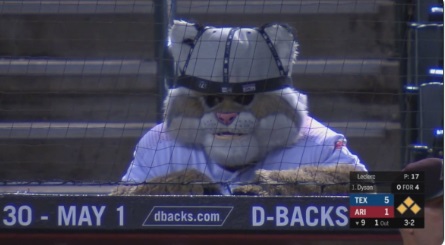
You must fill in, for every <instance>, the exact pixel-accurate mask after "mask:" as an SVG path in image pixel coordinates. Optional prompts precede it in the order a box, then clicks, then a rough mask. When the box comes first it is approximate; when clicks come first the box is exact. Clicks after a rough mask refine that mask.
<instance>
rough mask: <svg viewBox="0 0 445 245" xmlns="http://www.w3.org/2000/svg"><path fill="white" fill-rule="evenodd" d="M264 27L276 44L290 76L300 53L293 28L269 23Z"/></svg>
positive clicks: (279, 55) (276, 48)
mask: <svg viewBox="0 0 445 245" xmlns="http://www.w3.org/2000/svg"><path fill="white" fill-rule="evenodd" d="M262 29H263V31H264V32H265V33H266V34H267V35H268V36H269V38H270V40H271V42H272V43H273V44H274V47H275V50H276V51H277V54H278V57H279V58H280V61H281V63H282V65H283V68H284V69H285V70H286V71H287V73H288V75H289V76H290V75H291V74H292V64H293V63H295V61H296V59H297V55H298V51H297V48H298V43H297V41H296V40H295V36H294V34H293V32H292V30H291V28H290V27H288V26H285V25H281V24H267V25H265V26H263V27H262Z"/></svg>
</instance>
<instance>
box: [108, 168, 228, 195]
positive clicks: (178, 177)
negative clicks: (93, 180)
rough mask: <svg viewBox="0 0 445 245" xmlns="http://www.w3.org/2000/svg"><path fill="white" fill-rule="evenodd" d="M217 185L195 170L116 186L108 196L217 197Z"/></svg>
mask: <svg viewBox="0 0 445 245" xmlns="http://www.w3.org/2000/svg"><path fill="white" fill-rule="evenodd" d="M218 194H220V190H219V187H218V186H217V184H213V183H212V180H211V179H210V178H209V177H207V176H206V175H205V174H203V173H201V172H199V171H196V170H184V171H179V172H175V173H172V174H169V175H166V176H161V177H157V178H154V179H151V180H150V181H148V182H146V183H144V184H140V185H134V186H118V187H117V188H115V189H114V190H113V191H112V192H111V193H110V195H113V196H122V195H218Z"/></svg>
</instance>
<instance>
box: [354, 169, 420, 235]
mask: <svg viewBox="0 0 445 245" xmlns="http://www.w3.org/2000/svg"><path fill="white" fill-rule="evenodd" d="M350 181H351V182H350V191H351V194H350V195H349V218H350V220H349V226H350V228H424V210H423V209H424V173H423V172H403V173H401V172H351V176H350Z"/></svg>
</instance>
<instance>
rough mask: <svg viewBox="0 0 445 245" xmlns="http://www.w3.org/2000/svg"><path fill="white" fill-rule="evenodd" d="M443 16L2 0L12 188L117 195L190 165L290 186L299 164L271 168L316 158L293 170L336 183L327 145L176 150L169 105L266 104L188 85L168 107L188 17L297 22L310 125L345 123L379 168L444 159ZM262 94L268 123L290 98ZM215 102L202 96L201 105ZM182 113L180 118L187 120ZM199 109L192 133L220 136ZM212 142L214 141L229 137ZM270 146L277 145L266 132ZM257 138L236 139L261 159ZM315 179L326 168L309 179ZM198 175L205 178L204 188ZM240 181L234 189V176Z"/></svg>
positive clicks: (376, 3) (389, 0)
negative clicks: (246, 160)
mask: <svg viewBox="0 0 445 245" xmlns="http://www.w3.org/2000/svg"><path fill="white" fill-rule="evenodd" d="M435 16H436V15H435V14H434V13H433V10H432V8H426V10H423V9H421V8H420V6H419V5H417V4H415V3H412V2H405V1H395V0H360V1H357V0H356V1H353V0H330V1H318V0H317V1H315V0H289V1H284V0H283V1H219V0H217V1H209V0H202V1H198V0H190V1H185V0H184V1H182V0H181V1H155V0H154V1H148V0H133V1H119V0H113V1H100V0H77V1H56V0H55V1H14V0H11V1H1V2H0V29H1V32H0V33H2V34H1V36H0V77H1V81H0V92H1V99H0V101H1V104H0V115H1V118H2V120H1V123H0V148H1V149H0V152H1V156H0V164H1V167H2V171H0V182H1V183H2V186H0V191H3V192H11V191H37V192H66V191H75V192H101V193H102V192H103V193H108V192H109V191H110V190H111V189H112V188H114V187H115V186H116V185H119V184H132V183H133V182H132V181H136V182H138V181H149V182H151V184H152V185H154V184H153V183H158V184H159V183H162V185H158V186H160V187H159V188H160V189H162V188H164V187H165V182H166V181H165V180H166V178H175V179H174V180H175V181H173V182H179V183H181V186H182V187H185V188H186V189H187V188H191V189H193V188H194V187H195V186H197V187H196V188H198V189H200V191H204V194H208V193H210V194H211V193H212V191H213V189H212V188H213V185H212V184H213V183H218V184H222V185H224V186H232V185H235V186H237V187H239V186H243V185H252V184H256V187H255V188H260V189H258V190H257V189H255V188H253V189H255V190H256V191H257V192H255V193H264V192H265V191H266V192H267V191H269V192H270V193H272V194H283V192H284V191H283V190H281V189H280V188H275V189H274V190H273V191H271V190H270V189H267V188H269V187H267V188H266V187H264V185H263V184H275V185H276V186H281V185H282V182H283V179H285V178H287V177H286V176H284V177H283V176H282V175H280V173H275V172H268V173H267V174H262V172H261V171H262V170H264V169H266V170H272V171H273V170H291V169H300V167H301V168H302V169H301V171H300V170H299V171H297V174H296V175H294V176H293V178H297V177H298V178H297V179H292V181H294V182H300V184H301V182H309V183H311V184H314V183H315V186H317V187H318V188H322V189H323V188H324V186H325V185H326V183H331V182H329V181H327V182H326V181H325V182H320V183H319V182H317V178H316V177H314V176H322V177H320V178H323V180H325V179H329V178H331V177H332V176H331V172H326V171H324V170H322V169H321V168H320V163H321V162H322V159H321V158H322V155H323V154H325V153H324V152H319V153H318V154H317V155H316V156H315V157H313V158H312V159H317V158H318V159H319V160H318V161H315V160H311V161H312V162H311V161H309V162H306V163H307V166H304V164H303V165H300V164H299V163H300V160H295V159H299V158H304V156H302V155H295V153H294V152H292V151H288V152H286V151H279V152H278V153H273V154H275V155H273V157H271V154H272V153H270V154H269V153H268V154H265V155H264V154H262V153H265V152H266V151H269V149H267V150H266V151H265V152H260V153H257V155H261V156H262V158H260V159H255V161H253V162H255V164H257V163H259V164H260V165H261V164H262V165H261V166H258V165H256V166H258V167H257V168H256V169H255V170H258V171H259V172H258V171H257V172H255V171H251V174H252V175H251V176H250V177H245V178H244V177H243V178H231V177H230V176H232V174H233V173H240V172H241V173H242V171H245V170H243V169H242V168H238V167H237V166H235V167H234V166H229V167H227V168H224V169H221V170H215V167H214V166H212V164H210V163H214V162H217V161H214V160H209V156H208V155H211V156H213V155H212V154H210V153H209V151H206V150H200V151H199V152H198V153H197V152H196V151H188V152H187V151H186V150H187V149H189V148H190V146H189V145H186V146H185V147H183V148H182V150H183V152H181V151H177V150H174V149H176V148H175V147H177V145H176V144H177V141H176V139H175V137H180V135H179V136H178V133H177V132H178V131H175V130H172V131H169V132H170V133H169V134H170V135H168V136H165V135H164V134H163V133H164V132H166V131H165V130H167V129H165V130H164V129H161V127H160V126H159V124H160V123H162V122H164V121H165V120H164V112H165V111H166V108H169V107H170V106H171V107H174V108H177V109H172V110H174V112H172V114H174V113H178V114H181V113H182V114H181V115H188V116H191V117H203V116H204V114H203V113H201V114H199V111H200V110H205V111H206V112H209V110H210V109H209V108H210V107H211V106H209V103H210V104H211V105H212V104H215V105H217V104H219V103H224V101H226V102H227V101H229V102H230V103H232V104H236V102H237V100H238V102H240V101H239V100H241V104H242V105H243V106H244V108H246V107H248V106H249V105H250V104H249V103H247V102H245V103H244V102H243V101H244V100H249V99H246V98H245V97H241V98H240V97H237V96H236V95H231V96H229V97H222V96H220V95H218V94H207V95H205V96H206V97H202V96H201V94H198V95H197V94H196V92H190V91H187V92H184V93H179V95H176V94H175V95H172V96H171V97H170V100H169V101H168V102H169V103H165V104H164V102H163V101H164V99H165V98H166V97H167V96H168V95H169V91H168V89H167V88H168V87H169V86H171V85H172V84H173V83H174V79H175V78H174V76H175V67H174V66H173V63H174V62H173V59H172V57H171V55H170V54H169V52H168V48H167V42H168V40H167V35H168V27H169V26H170V25H171V24H172V21H173V19H177V20H186V21H189V22H193V23H200V24H201V25H203V26H214V27H218V28H219V27H228V26H237V27H243V28H244V27H246V28H247V27H249V28H250V27H259V26H262V25H264V24H266V23H285V24H287V25H288V26H290V27H292V28H293V29H294V33H295V37H296V40H297V41H298V43H299V47H298V52H299V55H298V58H297V60H296V62H295V63H294V64H293V69H292V74H289V75H291V77H292V80H293V86H294V87H295V89H296V90H297V91H299V92H301V93H302V94H306V95H307V99H308V114H309V115H310V116H311V117H313V118H314V120H316V121H314V122H313V123H312V124H311V123H310V124H311V125H312V126H313V127H320V128H322V127H325V126H326V127H327V128H329V129H332V130H333V131H335V132H337V133H339V134H342V135H344V136H345V137H346V139H347V149H348V150H349V151H350V152H351V153H352V154H354V155H356V156H358V158H359V159H360V162H361V163H363V164H364V165H365V166H366V168H367V169H368V170H378V171H384V170H400V169H401V168H402V166H403V165H404V164H405V163H407V162H409V161H410V160H413V159H414V158H419V157H423V156H425V155H427V154H428V155H434V156H438V157H442V154H443V146H442V145H441V142H443V136H442V135H443V78H442V77H443V68H442V67H443V24H442V23H443V22H442V23H441V22H440V21H439V22H438V21H437V20H436V19H434V18H435ZM416 21H419V23H421V24H418V22H416ZM413 23H414V24H413ZM416 23H417V24H416ZM190 28H192V27H190ZM193 28H194V27H193ZM190 93H191V94H190ZM170 95H171V94H170ZM175 96H177V97H175ZM280 96H281V98H283V97H286V95H283V94H282V95H280ZM257 97H258V96H257V95H255V98H257ZM178 98H180V99H178ZM190 98H194V99H190ZM196 98H201V100H199V99H196ZM256 101H259V99H257V100H255V101H254V103H256ZM261 101H263V102H262V103H257V105H256V106H258V107H259V108H261V110H264V112H263V111H261V112H257V114H256V115H255V117H254V119H255V120H254V122H253V124H255V123H258V122H260V120H259V118H262V117H263V116H264V115H262V114H261V113H266V114H268V115H274V112H273V111H272V109H275V108H276V107H280V106H279V105H278V104H277V103H280V101H278V102H277V101H276V100H273V98H272V99H271V98H265V99H264V100H263V99H262V100H261ZM265 101H266V102H265ZM437 101H439V102H440V103H437ZM170 102H171V103H170ZM201 102H202V105H200V106H197V105H196V104H194V103H201ZM229 102H228V103H229ZM206 103H207V104H206ZM243 103H244V104H246V105H244V104H243ZM238 104H240V103H238ZM164 106H165V108H164ZM194 106H195V107H194ZM232 106H233V105H232ZM229 107H230V106H229ZM203 108H204V109H203ZM164 109H165V110H164ZM175 110H176V111H175ZM280 110H286V109H283V108H281V109H280ZM287 110H289V109H287ZM286 113H287V114H286ZM286 113H284V114H286V115H289V114H292V113H293V112H292V113H291V112H286ZM197 114H199V116H196V115H197ZM438 115H439V116H438ZM240 116H241V115H240ZM217 118H218V117H217ZM286 118H288V117H279V116H277V117H275V119H274V120H275V121H276V123H272V124H273V125H279V126H280V129H281V131H280V130H277V131H273V130H271V129H270V128H267V127H266V129H269V130H268V131H267V130H265V132H264V135H269V136H270V137H268V138H271V137H272V136H273V135H274V134H276V133H277V132H281V134H283V132H290V133H289V134H287V135H288V136H289V135H291V134H292V133H295V132H294V131H293V128H292V126H289V125H287V124H286V122H287V121H286V120H287V119H286ZM248 119H249V117H246V118H243V120H245V121H248ZM171 120H172V121H173V124H174V123H175V119H171ZM181 120H182V119H181ZM219 120H232V119H227V117H220V118H219ZM236 120H238V119H236ZM256 120H258V121H256ZM239 121H241V119H239ZM197 122H198V123H196V122H193V123H192V124H190V121H187V120H184V123H180V125H181V126H180V127H189V128H188V130H190V131H191V132H192V133H190V132H189V134H185V136H184V135H183V136H182V137H189V139H190V138H193V139H196V141H199V140H205V139H204V138H200V135H199V134H200V133H199V132H198V130H197V129H196V128H193V127H195V126H196V125H200V126H205V125H204V122H203V121H197ZM318 123H320V125H319V124H318ZM315 124H316V125H315ZM157 125H158V126H157ZM314 125H315V126H314ZM312 126H311V127H312ZM207 127H210V126H207ZM218 127H220V126H215V128H218ZM246 127H247V126H246ZM215 128H213V129H215ZM150 130H152V131H151V132H152V133H151V134H149V136H145V138H144V141H143V142H140V140H141V138H142V137H143V136H144V135H145V134H146V133H147V132H149V131H150ZM162 130H164V131H162ZM167 131H168V130H167ZM229 133H230V135H229ZM229 133H228V132H226V131H219V135H217V137H219V138H224V137H226V138H230V137H231V138H233V137H235V136H236V135H235V136H234V135H233V134H234V132H229ZM235 133H236V134H241V132H237V131H236V132H235ZM217 134H218V132H217ZM326 135H327V132H325V133H324V135H322V136H320V137H324V138H326V137H327V136H326ZM190 136H191V137H190ZM168 137H170V138H168ZM441 137H442V138H441ZM183 140H184V139H183ZM248 141H249V142H251V141H252V139H251V138H250V139H249V140H248ZM165 142H166V143H165ZM178 142H179V143H178V144H181V141H178ZM187 143H196V142H187ZM198 143H199V142H198ZM334 143H335V144H334V145H332V144H331V143H329V144H328V143H323V142H322V143H320V142H319V144H318V146H320V145H321V147H322V148H323V147H324V145H323V144H326V145H325V146H326V147H324V148H326V149H327V148H329V147H330V148H329V149H331V148H332V150H334V149H335V148H336V147H340V148H341V147H346V140H344V139H340V138H339V139H338V140H337V141H335V142H334ZM206 144H207V145H208V148H209V147H210V148H212V147H213V149H216V148H217V147H221V146H218V145H216V143H215V144H213V143H209V142H206ZM220 144H221V143H220ZM258 144H264V145H270V144H273V143H271V142H268V139H262V140H261V142H259V143H258ZM311 144H312V143H309V142H308V141H304V143H302V147H306V148H305V149H304V150H302V151H301V152H303V153H304V154H309V152H311V150H310V149H311V147H316V145H315V143H314V145H311ZM337 144H338V145H337ZM192 145H193V144H192ZM193 147H196V146H192V148H193ZM200 147H202V145H201V146H200ZM249 147H250V145H249V144H246V145H243V146H239V147H235V145H234V146H231V149H234V151H235V150H238V151H239V150H240V149H242V151H244V152H245V154H244V156H245V157H248V156H249V154H254V153H250V152H249V150H248V149H250V148H249ZM142 148H144V149H147V148H148V149H149V151H150V152H151V153H150V154H152V155H150V157H151V158H150V161H151V162H149V163H147V162H146V161H145V160H144V161H143V162H141V161H142V159H146V158H149V157H148V156H141V155H138V154H137V152H138V149H142ZM204 148H205V147H204ZM229 148H230V147H229ZM266 148H267V147H266ZM324 148H323V149H322V151H324ZM274 150H275V151H276V149H274ZM134 152H136V154H135V155H133V153H134ZM140 152H142V153H141V154H148V153H147V152H145V151H141V150H140ZM163 152H168V153H163ZM298 152H300V151H298ZM163 154H164V155H163ZM165 154H167V155H168V157H167V158H166V157H165ZM280 154H281V155H280ZM326 154H327V153H326ZM156 156H163V157H159V158H156ZM138 157H141V158H140V159H138ZM268 157H269V158H268ZM210 158H211V157H210ZM135 159H138V161H136V160H135ZM211 159H212V158H211ZM264 159H269V160H270V161H266V160H264ZM277 159H280V160H277ZM251 162H252V161H251ZM266 163H267V164H266ZM329 163H332V164H333V165H334V169H335V170H334V172H336V171H337V170H338V169H340V168H342V167H343V166H341V165H340V166H339V165H338V164H337V163H341V161H339V160H338V159H337V161H335V159H334V160H332V161H331V162H329ZM138 164H140V165H138ZM292 164H294V165H292ZM332 164H331V165H332ZM251 165H254V164H251ZM284 165H286V166H287V167H283V166H284ZM309 165H310V166H315V169H311V168H309ZM132 166H141V168H148V169H149V170H147V171H145V172H144V171H142V172H140V173H138V174H135V175H134V176H133V175H130V173H132V171H133V170H134V169H138V171H141V169H140V168H134V169H133V168H132ZM154 166H156V167H154ZM179 166H180V167H179ZM292 166H294V167H295V168H293V167H292ZM160 169H162V171H164V172H163V174H160V173H161V172H162V171H161V170H160ZM196 169H198V170H201V171H199V173H194V172H193V173H191V174H190V175H187V176H189V177H190V176H191V177H194V178H195V179H193V180H184V179H181V177H180V176H184V175H173V177H172V176H166V175H165V173H168V174H172V173H173V174H178V173H182V174H183V173H184V172H187V171H189V172H190V171H191V170H196ZM350 170H351V169H347V171H350ZM353 170H355V169H353ZM359 170H360V169H359ZM135 171H136V170H135ZM181 171H184V172H181ZM203 173H204V174H205V175H202V174H203ZM274 174H276V175H274ZM294 174H295V173H294ZM229 175H230V176H229ZM135 176H137V177H135ZM141 176H142V177H141ZM148 176H151V177H153V178H148ZM178 176H179V177H178ZM209 176H210V179H207V178H209ZM237 176H238V175H237ZM277 176H278V177H277ZM300 176H310V178H308V180H306V181H304V180H301V178H303V177H300ZM123 177H124V179H122V178H123ZM139 177H140V178H139ZM232 177H233V176H232ZM159 178H160V179H159ZM122 180H125V181H124V182H122ZM126 181H130V182H131V183H130V182H129V183H126ZM194 182H196V183H198V184H196V183H195V185H192V184H193V183H194ZM202 183H204V184H205V185H202ZM338 183H340V185H341V184H344V183H347V180H343V179H342V180H341V181H337V184H338ZM189 186H192V187H189ZM203 186H204V187H203ZM127 187H128V186H127ZM131 187H132V186H131V185H130V188H131ZM207 187H209V188H207ZM300 187H301V185H300V186H299V187H298V188H300ZM172 188H173V189H174V188H177V186H176V187H175V186H173V187H172ZM206 188H207V189H206ZM301 188H303V187H301ZM201 189H202V190H201ZM227 189H228V192H229V193H232V192H234V188H231V187H230V188H229V187H227ZM235 189H236V188H235ZM278 189H280V190H278ZM162 190H164V189H162ZM249 190H252V189H249ZM249 190H247V191H246V190H243V189H239V188H238V189H236V190H235V191H240V192H241V193H246V192H249ZM155 191H156V190H155ZM243 191H244V192H243ZM311 191H312V190H311ZM317 191H320V190H319V189H317ZM192 192H193V191H192ZM193 193H194V192H193ZM232 194H233V193H232ZM284 194H286V193H284Z"/></svg>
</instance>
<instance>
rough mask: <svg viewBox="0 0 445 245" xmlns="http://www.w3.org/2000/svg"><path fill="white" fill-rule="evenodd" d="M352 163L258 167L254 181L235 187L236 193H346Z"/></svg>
mask: <svg viewBox="0 0 445 245" xmlns="http://www.w3.org/2000/svg"><path fill="white" fill-rule="evenodd" d="M354 170H355V166H354V165H352V164H336V165H328V166H316V165H306V166H301V167H299V168H296V169H291V170H264V169H260V170H257V171H256V173H255V175H256V176H255V184H251V185H244V186H239V187H236V188H235V189H234V190H233V193H234V194H235V195H259V196H276V195H278V196H297V195H345V194H348V193H349V173H350V172H351V171H354Z"/></svg>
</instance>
